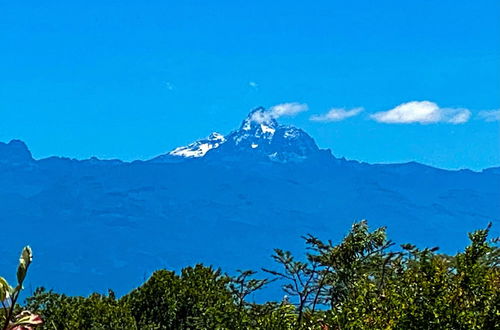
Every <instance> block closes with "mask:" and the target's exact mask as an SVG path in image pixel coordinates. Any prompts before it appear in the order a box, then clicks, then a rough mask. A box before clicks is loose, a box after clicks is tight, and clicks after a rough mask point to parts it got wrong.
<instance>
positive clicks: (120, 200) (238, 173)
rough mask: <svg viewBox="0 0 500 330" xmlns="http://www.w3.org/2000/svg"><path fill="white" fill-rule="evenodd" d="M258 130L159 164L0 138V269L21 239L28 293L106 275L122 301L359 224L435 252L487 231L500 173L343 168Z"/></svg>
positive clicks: (83, 288) (97, 285)
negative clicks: (28, 250) (30, 253)
mask: <svg viewBox="0 0 500 330" xmlns="http://www.w3.org/2000/svg"><path fill="white" fill-rule="evenodd" d="M260 124H261V123H258V122H252V123H250V125H247V123H245V120H244V121H243V123H242V125H241V126H240V127H239V129H237V130H235V131H233V132H230V133H229V134H227V135H226V136H225V139H227V141H226V142H224V143H222V144H221V145H220V146H218V147H217V148H212V149H209V151H207V152H206V153H205V154H204V156H203V157H194V158H193V157H171V156H168V157H166V158H168V159H163V160H161V161H153V160H147V161H132V162H122V161H120V160H99V159H97V158H90V159H86V160H76V159H70V158H64V157H49V158H44V159H33V157H32V156H31V153H30V152H29V149H28V148H27V146H26V145H25V144H24V143H23V142H22V141H19V140H14V141H13V142H10V143H0V224H2V225H4V226H7V227H8V228H9V235H7V237H5V238H3V244H2V245H0V253H2V255H4V256H5V258H3V259H0V268H2V269H7V267H13V266H15V265H14V263H15V262H16V260H17V256H15V255H11V254H12V253H15V252H17V251H18V250H19V249H20V248H22V246H24V245H27V244H29V245H31V246H32V247H33V249H34V251H35V256H36V263H34V264H33V272H32V277H30V279H29V281H31V282H29V283H27V285H32V286H33V287H36V286H40V285H43V286H45V287H47V288H54V289H57V290H63V291H65V292H67V293H69V294H78V295H82V294H88V293H90V292H91V291H100V292H106V289H107V285H108V283H111V281H113V283H114V285H115V284H116V286H114V288H115V289H116V290H117V293H118V294H123V293H125V292H127V291H128V290H130V289H131V288H132V287H133V286H134V285H135V284H137V285H138V284H140V283H142V281H143V279H144V277H145V276H146V274H149V273H150V272H152V271H153V270H156V269H158V268H162V267H166V268H169V269H174V270H178V269H180V268H182V267H184V266H186V265H189V264H193V263H197V262H203V263H206V264H215V265H219V266H221V267H223V268H224V269H227V270H228V271H234V270H236V269H239V268H242V267H251V268H254V269H260V267H268V266H271V263H272V260H271V258H270V257H269V256H270V255H271V254H272V250H273V248H283V249H289V250H292V251H301V250H302V244H303V243H302V241H301V239H300V237H301V236H303V235H305V234H307V233H311V234H315V235H318V236H320V237H322V238H325V239H332V240H334V241H338V240H340V238H341V237H342V235H343V234H344V233H345V230H346V229H347V228H349V226H350V224H351V223H352V222H354V221H357V220H361V219H368V220H369V223H370V225H371V226H372V227H378V226H387V227H388V230H389V234H390V236H391V237H393V238H394V240H396V241H397V242H398V243H406V242H413V243H416V244H419V245H421V246H436V245H438V246H440V247H442V249H443V250H444V251H447V252H448V251H449V252H454V251H456V250H458V249H461V248H463V246H465V245H466V244H467V242H466V236H465V233H466V232H468V231H472V230H475V229H478V228H484V227H485V226H486V225H487V223H488V222H493V223H494V226H493V229H492V234H493V236H495V235H498V229H497V226H498V221H499V219H500V202H499V201H500V191H499V189H498V187H500V168H491V169H485V170H483V171H481V172H474V171H470V170H455V171H450V170H444V169H439V168H435V167H431V166H427V165H424V164H420V163H416V162H409V163H400V164H368V163H363V162H358V161H353V160H346V159H345V158H337V157H335V156H333V154H331V152H330V151H328V149H326V150H322V149H319V148H318V147H317V145H316V144H315V143H314V145H312V144H310V143H309V142H307V141H309V138H310V137H309V136H308V135H307V136H306V135H302V134H298V135H297V137H298V140H296V139H294V138H293V137H292V136H287V138H290V139H289V140H287V139H284V140H283V139H282V138H284V137H285V133H287V132H289V131H290V130H292V128H290V126H283V127H282V128H280V127H279V126H280V125H279V124H276V125H277V126H275V125H274V124H273V125H272V127H271V126H270V127H267V128H264V129H263V128H262V127H260V126H259V125H260ZM245 125H247V126H248V127H247V126H245ZM252 125H253V126H252ZM245 127H247V128H248V129H247V130H243V128H245ZM269 128H271V129H274V132H273V133H272V136H271V131H269ZM304 133H305V132H304ZM305 134H307V133H305ZM215 138H217V136H216V137H215ZM275 139H276V141H274V140H275ZM311 139H312V138H311ZM289 141H291V142H290V144H287V142H289ZM304 141H305V142H304ZM256 142H258V143H260V144H259V148H260V149H259V148H252V144H253V143H256ZM313 142H314V141H313ZM302 146H305V149H303V148H302ZM274 152H278V154H280V157H277V158H272V157H271V158H270V155H272V154H273V153H274ZM300 156H305V158H300ZM297 157H298V159H297ZM30 276H31V275H30ZM30 283H31V284H30Z"/></svg>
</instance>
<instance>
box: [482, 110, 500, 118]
mask: <svg viewBox="0 0 500 330" xmlns="http://www.w3.org/2000/svg"><path fill="white" fill-rule="evenodd" d="M479 118H481V119H484V120H485V121H500V109H498V110H486V111H480V112H479Z"/></svg>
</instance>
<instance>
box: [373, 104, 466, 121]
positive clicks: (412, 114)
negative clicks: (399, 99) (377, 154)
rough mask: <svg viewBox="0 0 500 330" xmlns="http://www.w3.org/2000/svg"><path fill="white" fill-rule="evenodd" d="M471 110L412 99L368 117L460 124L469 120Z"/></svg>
mask: <svg viewBox="0 0 500 330" xmlns="http://www.w3.org/2000/svg"><path fill="white" fill-rule="evenodd" d="M470 115H471V112H470V111H469V110H467V109H464V108H441V107H439V106H438V105H437V104H436V103H434V102H430V101H412V102H407V103H403V104H400V105H398V106H397V107H395V108H394V109H391V110H388V111H381V112H377V113H374V114H372V115H371V116H370V117H371V118H372V119H374V120H376V121H378V122H380V123H387V124H410V123H420V124H431V123H450V124H462V123H465V122H466V121H468V120H469V118H470Z"/></svg>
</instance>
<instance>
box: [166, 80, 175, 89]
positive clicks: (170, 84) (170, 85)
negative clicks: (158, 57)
mask: <svg viewBox="0 0 500 330" xmlns="http://www.w3.org/2000/svg"><path fill="white" fill-rule="evenodd" d="M165 87H166V88H167V89H168V90H169V91H173V90H174V89H175V86H174V84H172V83H171V82H170V81H167V82H166V83H165Z"/></svg>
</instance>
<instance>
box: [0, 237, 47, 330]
mask: <svg viewBox="0 0 500 330" xmlns="http://www.w3.org/2000/svg"><path fill="white" fill-rule="evenodd" d="M32 259H33V253H32V252H31V248H30V247H29V246H26V247H25V248H24V249H23V251H22V252H21V257H20V258H19V266H18V267H17V285H16V286H15V287H11V286H10V285H9V283H8V282H7V281H6V280H5V279H4V278H3V277H0V302H1V307H2V308H1V309H2V310H1V311H0V325H1V326H2V329H3V330H22V329H26V330H29V329H32V328H34V327H36V326H37V325H40V324H42V323H43V321H42V319H41V318H40V317H39V316H38V315H35V314H33V313H31V312H30V311H22V312H20V313H19V314H17V315H16V309H18V306H17V305H16V302H17V299H18V298H19V294H20V293H21V290H22V289H23V282H24V280H25V279H26V275H27V273H28V268H29V266H30V264H31V261H32Z"/></svg>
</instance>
